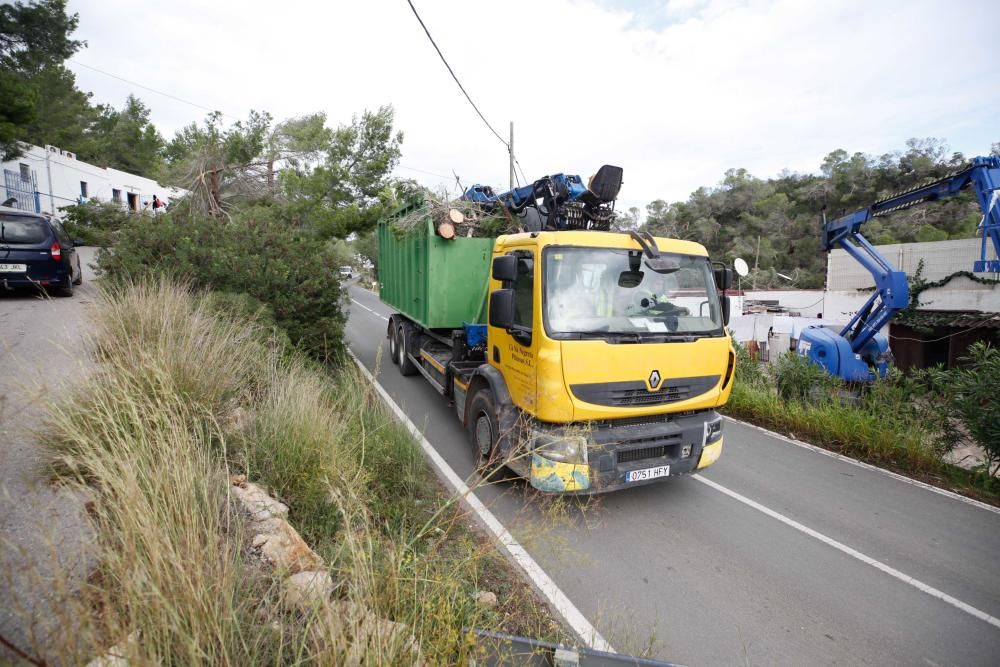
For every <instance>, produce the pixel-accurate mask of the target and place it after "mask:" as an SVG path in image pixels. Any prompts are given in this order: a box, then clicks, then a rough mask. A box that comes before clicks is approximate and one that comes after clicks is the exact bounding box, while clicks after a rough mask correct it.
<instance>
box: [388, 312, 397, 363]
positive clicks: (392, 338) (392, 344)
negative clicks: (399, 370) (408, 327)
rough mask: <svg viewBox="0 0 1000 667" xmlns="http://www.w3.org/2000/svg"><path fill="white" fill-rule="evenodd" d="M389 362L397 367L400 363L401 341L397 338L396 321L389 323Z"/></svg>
mask: <svg viewBox="0 0 1000 667" xmlns="http://www.w3.org/2000/svg"><path fill="white" fill-rule="evenodd" d="M388 338H389V361H391V362H392V363H393V365H394V366H395V365H396V364H398V363H399V339H398V338H397V337H396V321H395V320H392V321H391V322H390V323H389V336H388Z"/></svg>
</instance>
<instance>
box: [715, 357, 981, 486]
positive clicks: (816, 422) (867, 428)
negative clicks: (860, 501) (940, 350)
mask: <svg viewBox="0 0 1000 667" xmlns="http://www.w3.org/2000/svg"><path fill="white" fill-rule="evenodd" d="M738 347H739V346H738ZM738 357H739V359H738V361H737V367H736V368H737V372H736V380H735V384H734V385H733V393H732V395H731V397H730V399H729V403H728V404H727V405H726V407H725V409H724V412H725V413H726V414H728V415H729V416H731V417H735V418H737V419H744V420H746V421H748V422H751V423H753V424H757V425H759V426H763V427H765V428H769V429H773V430H775V431H779V432H781V433H786V434H788V435H790V436H791V437H793V438H798V439H801V440H804V441H806V442H810V443H812V444H816V445H819V446H822V447H824V448H826V449H830V450H833V451H836V452H839V453H842V454H845V455H847V456H851V457H854V458H857V459H859V460H862V461H865V462H868V463H873V464H875V465H879V466H883V467H886V468H889V469H892V470H895V471H897V472H900V473H903V474H907V475H910V476H913V477H916V478H918V479H921V480H923V481H926V482H928V483H932V484H934V485H936V486H940V487H943V488H947V489H951V490H954V491H957V492H959V493H962V494H965V495H968V496H971V497H974V498H977V499H979V500H983V501H984V502H989V503H991V504H995V505H1000V483H997V481H996V480H992V479H990V478H989V477H987V476H985V475H984V474H982V473H981V472H974V471H969V470H965V469H963V468H960V467H958V466H955V465H950V464H948V463H945V461H944V460H943V458H942V457H943V454H944V453H945V452H946V451H947V449H948V445H947V443H952V444H953V443H954V442H956V441H957V440H958V435H957V434H955V433H954V432H951V433H949V432H948V428H949V427H948V425H947V424H946V423H945V422H944V421H943V420H942V417H941V413H940V408H939V406H938V405H937V404H938V402H940V401H941V400H942V399H941V398H938V397H936V396H935V395H934V394H933V392H932V391H929V390H928V389H927V388H926V387H924V386H921V385H920V384H919V383H918V382H913V381H910V380H908V379H906V378H903V377H902V376H899V375H896V374H894V375H893V376H892V377H891V378H890V379H889V380H887V381H884V382H881V383H878V384H876V385H874V386H873V387H871V388H868V389H866V390H864V391H863V392H862V393H861V395H860V397H855V398H853V399H847V398H846V397H845V393H844V391H843V390H842V388H841V387H840V385H839V383H838V382H836V381H835V380H833V379H832V378H830V377H828V376H826V375H825V374H824V373H823V372H822V371H821V370H819V369H817V368H809V367H808V364H807V363H806V362H804V361H803V360H801V359H799V358H798V357H797V356H795V355H786V356H785V357H783V358H782V360H781V361H780V362H779V364H778V366H777V367H773V368H768V367H766V366H765V365H763V364H760V363H757V362H754V361H752V360H751V359H750V358H749V355H747V354H746V352H745V350H743V348H742V347H739V349H738Z"/></svg>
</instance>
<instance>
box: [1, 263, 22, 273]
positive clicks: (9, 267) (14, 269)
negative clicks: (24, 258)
mask: <svg viewBox="0 0 1000 667" xmlns="http://www.w3.org/2000/svg"><path fill="white" fill-rule="evenodd" d="M27 270H28V265H27V264H0V273H25V272H26V271H27Z"/></svg>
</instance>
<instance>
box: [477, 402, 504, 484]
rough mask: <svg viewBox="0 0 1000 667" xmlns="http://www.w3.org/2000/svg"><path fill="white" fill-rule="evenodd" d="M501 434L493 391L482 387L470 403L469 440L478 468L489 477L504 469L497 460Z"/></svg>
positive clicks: (484, 475)
mask: <svg viewBox="0 0 1000 667" xmlns="http://www.w3.org/2000/svg"><path fill="white" fill-rule="evenodd" d="M499 436H500V431H499V428H498V427H497V410H496V405H495V404H494V402H493V392H491V391H490V390H489V389H480V390H479V391H477V392H476V395H475V396H473V397H472V403H470V404H469V442H470V443H471V444H472V455H473V457H475V462H476V469H477V470H479V473H480V474H481V475H483V477H485V478H487V479H490V478H492V477H493V475H494V473H497V472H499V471H500V470H502V469H503V466H502V465H499V464H498V463H497V461H496V458H497V455H498V453H499V452H498V451H497V440H498V439H499Z"/></svg>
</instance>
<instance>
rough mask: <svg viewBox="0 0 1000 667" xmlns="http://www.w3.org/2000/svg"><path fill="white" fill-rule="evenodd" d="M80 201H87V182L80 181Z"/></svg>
mask: <svg viewBox="0 0 1000 667" xmlns="http://www.w3.org/2000/svg"><path fill="white" fill-rule="evenodd" d="M80 199H84V200H85V199H87V181H80Z"/></svg>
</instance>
